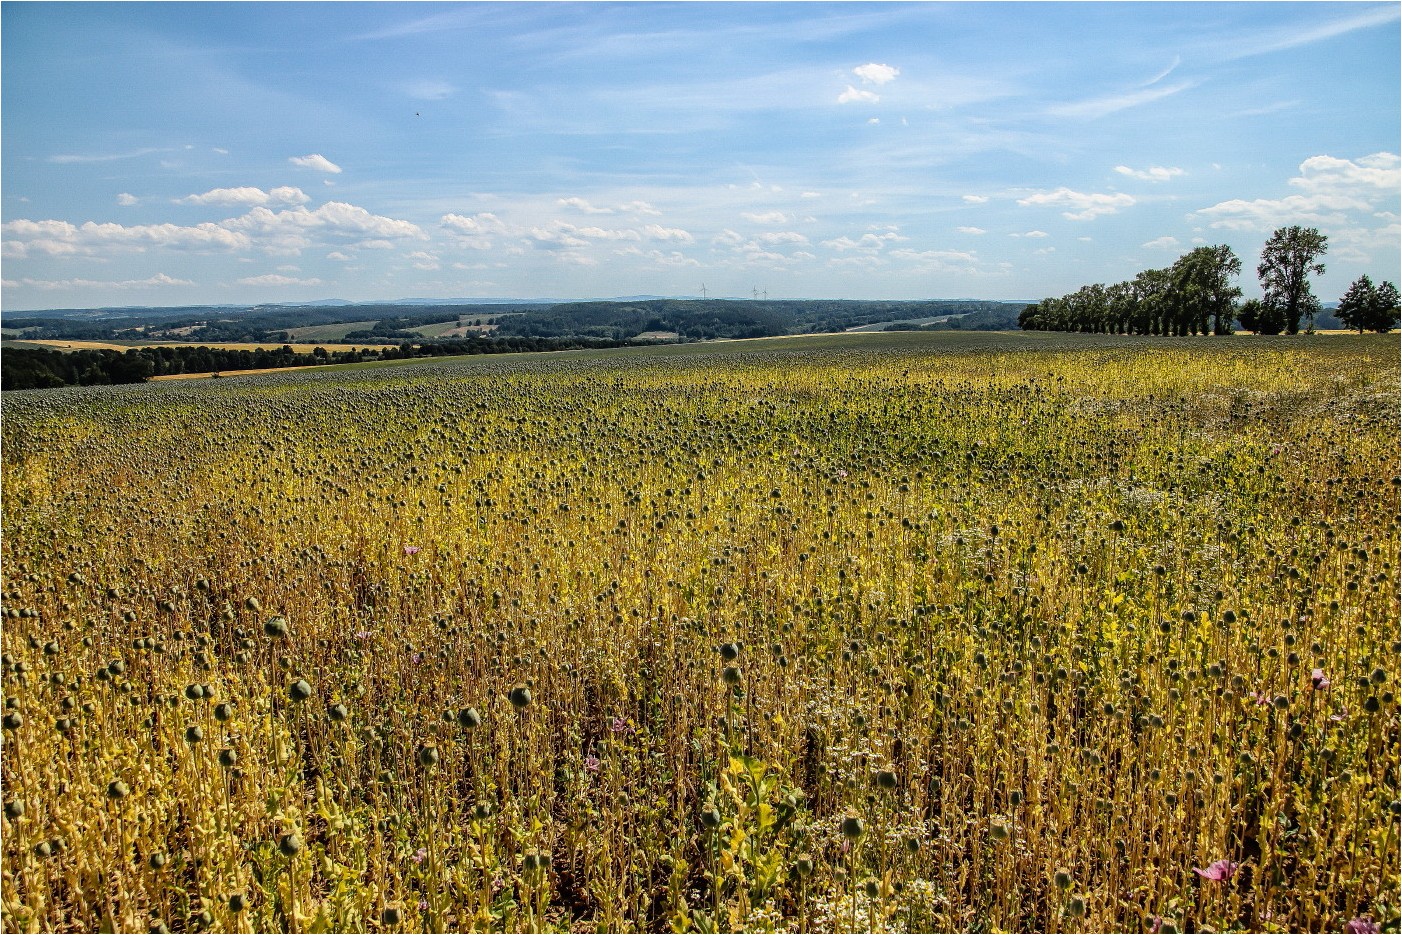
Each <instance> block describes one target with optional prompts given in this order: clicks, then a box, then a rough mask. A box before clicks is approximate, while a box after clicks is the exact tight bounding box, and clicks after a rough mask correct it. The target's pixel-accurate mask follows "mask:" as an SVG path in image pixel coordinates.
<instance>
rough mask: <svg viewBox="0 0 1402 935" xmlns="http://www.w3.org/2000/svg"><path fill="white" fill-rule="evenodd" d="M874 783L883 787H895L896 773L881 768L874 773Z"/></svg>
mask: <svg viewBox="0 0 1402 935" xmlns="http://www.w3.org/2000/svg"><path fill="white" fill-rule="evenodd" d="M876 784H877V785H878V786H880V787H881V788H883V789H894V788H896V774H895V773H893V772H891V771H890V770H889V769H883V770H881V771H880V772H878V773H877V774H876Z"/></svg>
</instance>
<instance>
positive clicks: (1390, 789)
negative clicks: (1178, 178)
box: [0, 332, 1399, 932]
mask: <svg viewBox="0 0 1402 935" xmlns="http://www.w3.org/2000/svg"><path fill="white" fill-rule="evenodd" d="M1398 368H1399V355H1398V345H1397V342H1396V340H1395V339H1393V338H1389V337H1385V336H1377V337H1371V336H1369V337H1320V338H1306V337H1300V338H1289V339H1287V338H1279V339H1265V338H1250V337H1232V338H1216V339H1206V338H1199V339H1172V338H1147V337H1146V338H1131V337H1123V336H1094V335H1059V334H1020V333H1014V334H992V333H984V334H966V335H960V334H958V333H950V332H935V333H923V334H921V333H917V334H904V335H901V334H879V333H878V334H861V335H846V336H828V337H814V338H792V339H779V340H762V341H740V342H728V343H718V344H700V345H688V346H673V347H659V348H651V349H646V350H617V351H601V352H578V353H574V352H571V353H560V354H544V355H500V356H494V357H490V358H484V357H478V358H455V359H447V360H434V361H429V362H418V361H411V362H405V363H396V364H385V365H364V366H358V367H348V368H343V369H335V368H325V369H315V370H307V371H302V372H289V373H276V374H264V375H258V376H245V377H230V378H226V379H223V380H219V381H172V382H165V383H160V384H147V385H140V386H130V387H93V388H70V389H63V390H54V391H47V392H16V393H7V394H6V395H5V399H4V419H3V424H2V425H3V427H2V429H0V430H2V431H3V510H4V537H3V606H4V620H3V650H4V657H3V663H4V667H3V679H2V680H0V691H3V697H4V718H3V742H4V748H3V799H4V817H3V844H2V845H0V847H2V848H3V867H2V868H0V869H2V870H3V893H2V894H0V896H3V911H2V912H0V926H3V928H4V930H6V931H13V932H40V931H98V930H105V931H112V930H116V931H148V930H150V931H239V932H266V931H294V932H295V931H302V932H319V931H371V932H380V931H384V932H401V931H403V932H447V931H494V932H502V931H505V932H526V931H560V932H564V931H576V932H579V931H614V932H628V931H678V932H714V931H732V932H738V931H823V932H827V931H929V930H933V931H998V930H1001V931H1046V932H1078V931H1110V932H1122V931H1157V932H1173V931H1179V932H1188V931H1199V932H1203V931H1227V930H1250V931H1262V932H1285V931H1345V930H1347V931H1397V928H1398V911H1399V910H1398V890H1397V880H1398V873H1399V835H1398V810H1399V804H1398V795H1399V792H1398V786H1399V755H1398V745H1399V704H1398V677H1399V676H1398V658H1399V646H1398V642H1397V640H1398V631H1399V611H1398V586H1397V576H1398V571H1399V569H1398V564H1399V558H1398V534H1399V529H1398V476H1399V464H1398V437H1399V424H1398V422H1399V419H1398V393H1399V388H1398Z"/></svg>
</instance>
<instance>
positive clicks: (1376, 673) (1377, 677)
mask: <svg viewBox="0 0 1402 935" xmlns="http://www.w3.org/2000/svg"><path fill="white" fill-rule="evenodd" d="M1369 678H1371V679H1372V680H1373V684H1374V685H1381V684H1382V683H1383V682H1386V681H1387V672H1386V671H1384V670H1382V669H1374V670H1373V674H1372V675H1370V676H1369Z"/></svg>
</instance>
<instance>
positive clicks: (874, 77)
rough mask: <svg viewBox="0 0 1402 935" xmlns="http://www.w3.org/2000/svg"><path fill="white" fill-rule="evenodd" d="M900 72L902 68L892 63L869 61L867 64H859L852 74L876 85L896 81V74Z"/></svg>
mask: <svg viewBox="0 0 1402 935" xmlns="http://www.w3.org/2000/svg"><path fill="white" fill-rule="evenodd" d="M900 73H901V70H900V69H899V68H896V67H894V66H892V65H878V64H877V63H875V62H869V63H867V64H865V65H858V66H857V67H856V68H854V69H852V74H854V75H856V76H857V77H858V78H861V79H862V80H863V81H866V82H869V83H870V84H876V85H881V84H886V83H887V82H889V81H895V80H896V76H897V75H899V74H900Z"/></svg>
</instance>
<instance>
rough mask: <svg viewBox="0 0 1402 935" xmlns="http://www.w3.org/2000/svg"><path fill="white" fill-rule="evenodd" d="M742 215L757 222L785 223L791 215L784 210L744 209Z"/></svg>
mask: <svg viewBox="0 0 1402 935" xmlns="http://www.w3.org/2000/svg"><path fill="white" fill-rule="evenodd" d="M740 216H741V217H742V218H744V219H745V220H747V221H753V222H754V223H756V224H783V223H785V222H786V221H788V219H789V216H788V215H787V214H785V213H784V212H782V211H762V212H752V211H742V212H741V213H740Z"/></svg>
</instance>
